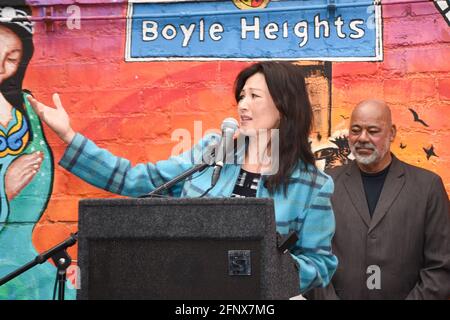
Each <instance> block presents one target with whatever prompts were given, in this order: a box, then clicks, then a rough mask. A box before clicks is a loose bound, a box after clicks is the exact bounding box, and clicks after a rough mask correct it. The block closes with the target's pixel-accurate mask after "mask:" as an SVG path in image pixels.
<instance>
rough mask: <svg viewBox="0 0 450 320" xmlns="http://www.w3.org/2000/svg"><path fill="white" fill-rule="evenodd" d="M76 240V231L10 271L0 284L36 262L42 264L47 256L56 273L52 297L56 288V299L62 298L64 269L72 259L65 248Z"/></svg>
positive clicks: (64, 283)
mask: <svg viewBox="0 0 450 320" xmlns="http://www.w3.org/2000/svg"><path fill="white" fill-rule="evenodd" d="M77 240H78V232H77V233H74V234H71V235H70V237H69V238H67V239H66V240H64V241H63V242H61V243H60V244H58V245H56V246H54V247H53V248H51V249H50V250H48V251H45V252H44V253H42V254H40V255H37V256H36V257H35V258H34V260H32V261H30V262H28V263H27V264H25V265H23V266H22V267H20V268H18V269H17V270H15V271H13V272H11V273H10V274H8V275H7V276H6V277H4V278H1V279H0V286H2V285H4V284H5V283H7V282H8V281H11V280H12V279H14V278H16V277H18V276H19V275H21V274H22V273H24V272H26V271H28V270H30V269H31V268H33V267H34V266H36V265H38V264H43V263H44V262H45V261H47V260H48V259H49V258H52V260H53V261H54V262H55V265H56V268H57V273H56V279H55V287H54V289H53V299H55V294H56V289H57V288H58V299H59V300H64V291H65V286H66V270H67V268H68V267H69V266H70V264H71V262H72V259H71V258H70V256H69V255H68V253H67V251H66V250H67V248H69V247H71V246H73V245H74V244H75V243H76V242H77Z"/></svg>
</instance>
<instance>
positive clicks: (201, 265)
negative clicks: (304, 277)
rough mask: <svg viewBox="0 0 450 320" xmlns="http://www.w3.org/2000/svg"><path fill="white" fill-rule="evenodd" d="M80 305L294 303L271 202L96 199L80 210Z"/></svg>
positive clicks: (291, 274) (292, 279) (293, 283)
mask: <svg viewBox="0 0 450 320" xmlns="http://www.w3.org/2000/svg"><path fill="white" fill-rule="evenodd" d="M78 241H79V242H78V243H79V246H78V264H79V267H80V269H81V289H80V290H79V291H78V297H77V298H78V299H182V300H191V299H213V300H216V299H231V300H235V299H289V298H290V297H293V296H295V295H298V294H299V279H298V270H297V267H296V265H295V263H294V262H293V260H292V258H291V257H290V255H289V253H287V254H283V253H282V252H281V251H280V250H279V249H278V247H277V234H276V229H275V215H274V209H273V201H272V200H271V199H255V198H253V199H230V198H226V199H225V198H224V199H218V198H215V199H92V200H82V201H80V204H79V233H78Z"/></svg>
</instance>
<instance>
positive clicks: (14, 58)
mask: <svg viewBox="0 0 450 320" xmlns="http://www.w3.org/2000/svg"><path fill="white" fill-rule="evenodd" d="M1 5H2V3H1V2H0V17H1V20H0V43H1V46H0V53H1V54H0V58H1V59H2V60H1V61H0V63H1V64H0V66H1V69H0V81H1V82H0V85H1V91H0V114H1V118H0V198H1V204H0V275H2V276H4V275H6V274H9V273H10V272H12V271H14V270H16V269H17V268H19V267H21V266H22V265H24V264H26V263H28V262H30V261H31V260H33V259H34V257H35V256H36V255H37V254H38V252H37V251H36V250H35V248H34V246H33V244H32V241H31V236H32V232H33V229H34V227H35V224H36V223H37V222H38V221H39V218H40V217H41V216H42V213H43V212H44V210H45V209H46V207H47V202H48V200H49V198H50V195H51V192H52V185H53V156H52V153H51V150H50V148H49V146H48V143H47V140H46V138H45V136H44V134H43V130H42V127H41V123H40V121H39V118H38V117H37V116H36V114H35V113H34V111H33V110H32V108H31V106H30V105H29V104H28V101H27V100H26V99H25V96H26V95H27V94H30V92H29V91H26V90H24V89H22V82H23V78H24V76H25V72H26V68H27V66H28V63H29V61H30V60H31V58H32V56H33V50H34V47H33V40H32V34H33V24H32V22H31V21H30V20H28V19H27V16H30V15H31V10H30V9H29V8H28V7H26V6H24V3H22V4H21V3H18V2H17V1H16V2H15V6H14V7H11V6H1ZM55 274H56V268H54V267H52V265H50V264H49V263H44V264H41V265H39V266H37V267H35V268H34V269H32V270H30V271H29V272H27V273H25V274H24V275H23V276H21V277H18V278H16V279H13V280H11V281H9V282H8V283H6V284H4V285H3V286H1V287H0V299H49V298H50V297H51V295H52V293H53V281H54V279H55ZM30 289H31V290H30ZM69 296H70V294H69ZM72 296H73V290H72Z"/></svg>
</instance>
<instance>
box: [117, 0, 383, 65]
mask: <svg viewBox="0 0 450 320" xmlns="http://www.w3.org/2000/svg"><path fill="white" fill-rule="evenodd" d="M246 6H247V7H248V8H246ZM221 59H226V60H268V59H273V60H328V61H377V60H382V32H381V8H380V5H379V4H378V5H374V3H373V1H368V0H279V1H270V0H253V1H246V0H228V1H158V0H156V1H155V0H147V1H137V0H134V1H130V3H129V7H128V24H127V43H126V60H127V61H151V60H221Z"/></svg>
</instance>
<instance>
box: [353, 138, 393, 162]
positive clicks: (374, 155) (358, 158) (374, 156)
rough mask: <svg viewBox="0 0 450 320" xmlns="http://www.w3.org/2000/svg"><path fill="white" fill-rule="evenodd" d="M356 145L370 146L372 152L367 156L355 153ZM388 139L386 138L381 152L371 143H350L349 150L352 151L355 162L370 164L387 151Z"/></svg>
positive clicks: (379, 158)
mask: <svg viewBox="0 0 450 320" xmlns="http://www.w3.org/2000/svg"><path fill="white" fill-rule="evenodd" d="M356 146H358V147H363V146H364V147H365V148H371V149H372V150H373V152H372V154H371V155H369V156H362V155H359V154H357V153H356ZM389 146H390V141H389V140H388V141H387V142H386V144H385V146H384V148H383V150H381V152H379V151H378V150H377V149H376V148H375V146H374V145H373V144H372V143H370V142H369V143H364V144H358V143H356V145H350V150H351V151H352V154H353V156H354V157H355V160H356V162H358V163H361V164H363V165H366V166H368V165H371V164H374V163H376V162H378V161H379V160H381V158H383V156H384V155H385V154H386V152H388V151H389Z"/></svg>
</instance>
